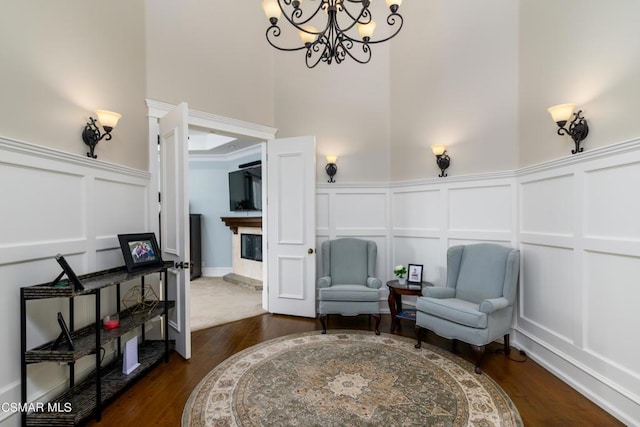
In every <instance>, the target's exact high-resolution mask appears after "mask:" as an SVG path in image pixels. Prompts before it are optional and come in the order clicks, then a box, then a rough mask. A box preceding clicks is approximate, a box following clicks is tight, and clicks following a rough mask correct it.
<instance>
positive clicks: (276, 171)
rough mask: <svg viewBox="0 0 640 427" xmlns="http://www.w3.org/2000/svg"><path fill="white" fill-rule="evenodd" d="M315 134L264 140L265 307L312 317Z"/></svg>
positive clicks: (275, 311)
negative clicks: (265, 218)
mask: <svg viewBox="0 0 640 427" xmlns="http://www.w3.org/2000/svg"><path fill="white" fill-rule="evenodd" d="M315 145H316V140H315V138H314V137H299V138H286V139H272V140H269V141H268V142H267V221H268V224H267V245H268V246H267V248H268V249H267V262H268V281H267V286H268V293H269V312H271V313H280V314H289V315H294V316H305V317H316V260H315V258H316V257H315V244H316V238H315V234H316V218H315V215H316V204H315V188H316V179H315V177H316V171H315V162H316V160H315V153H316V148H315Z"/></svg>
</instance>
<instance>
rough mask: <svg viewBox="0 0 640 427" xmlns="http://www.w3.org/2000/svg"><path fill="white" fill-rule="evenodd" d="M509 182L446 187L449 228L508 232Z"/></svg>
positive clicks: (511, 229)
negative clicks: (478, 185) (447, 189)
mask: <svg viewBox="0 0 640 427" xmlns="http://www.w3.org/2000/svg"><path fill="white" fill-rule="evenodd" d="M512 205H513V203H512V194H511V185H510V184H509V183H506V184H504V185H500V186H486V187H471V186H469V187H462V188H451V189H450V190H449V203H448V210H449V216H448V217H449V230H450V231H482V232H507V233H509V232H512V231H513V230H514V227H513V224H512V223H511V214H512V210H511V207H512Z"/></svg>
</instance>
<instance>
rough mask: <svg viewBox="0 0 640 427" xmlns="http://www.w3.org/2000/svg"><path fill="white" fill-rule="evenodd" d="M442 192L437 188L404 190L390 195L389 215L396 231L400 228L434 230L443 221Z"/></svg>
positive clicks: (438, 228)
mask: <svg viewBox="0 0 640 427" xmlns="http://www.w3.org/2000/svg"><path fill="white" fill-rule="evenodd" d="M442 203H443V202H442V192H441V191H440V190H439V189H428V190H418V189H414V190H404V191H397V192H394V193H393V194H392V195H391V207H392V208H391V209H392V210H391V215H392V218H393V225H394V230H395V232H396V233H398V232H400V231H401V230H411V231H413V232H415V231H424V232H427V233H428V232H434V231H438V230H440V228H441V227H442V223H443V218H441V216H440V215H441V214H442V211H441V210H440V209H439V208H438V206H441V205H442Z"/></svg>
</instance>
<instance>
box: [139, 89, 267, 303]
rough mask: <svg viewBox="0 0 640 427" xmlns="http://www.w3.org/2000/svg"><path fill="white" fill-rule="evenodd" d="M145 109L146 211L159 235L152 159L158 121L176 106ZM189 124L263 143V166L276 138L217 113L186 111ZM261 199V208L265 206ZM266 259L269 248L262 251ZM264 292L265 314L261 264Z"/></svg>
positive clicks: (155, 170) (259, 127)
mask: <svg viewBox="0 0 640 427" xmlns="http://www.w3.org/2000/svg"><path fill="white" fill-rule="evenodd" d="M146 103H147V110H148V118H149V172H150V173H151V182H150V184H149V203H150V204H151V206H150V209H149V224H150V226H151V229H152V231H154V232H155V233H156V235H157V234H158V232H159V230H160V223H159V221H158V210H157V202H158V191H159V189H158V164H157V162H155V161H154V160H153V159H155V158H156V157H157V155H158V137H157V135H158V119H159V118H160V117H162V116H164V115H165V114H167V113H168V112H169V111H171V110H173V109H174V108H175V107H176V106H175V105H173V104H168V103H166V102H162V101H156V100H153V99H147V100H146ZM188 124H189V125H192V126H198V127H202V128H205V129H211V130H213V131H218V132H225V133H232V134H236V135H239V136H241V137H249V138H256V139H260V140H262V141H265V142H264V143H262V145H263V147H262V163H263V164H266V149H265V147H264V144H265V143H266V141H268V140H270V139H274V138H275V137H276V133H277V132H278V129H276V128H272V127H268V126H264V125H259V124H257V123H250V122H245V121H242V120H237V119H232V118H229V117H223V116H219V115H216V114H211V113H206V112H203V111H198V110H194V109H192V108H189V116H188ZM266 193H267V192H266V191H263V197H265V198H266ZM264 202H265V201H264V200H263V206H266V203H264ZM267 224H268V219H267V212H266V209H265V211H263V212H262V228H263V231H262V232H263V234H266V232H267ZM264 251H265V254H264V257H265V259H266V257H267V256H268V255H267V251H268V248H264ZM262 268H263V275H262V276H263V282H264V283H263V289H264V290H263V293H262V307H263V308H264V309H265V310H267V311H268V298H267V293H266V290H267V289H268V283H267V273H268V272H267V263H266V262H265V263H263V266H262Z"/></svg>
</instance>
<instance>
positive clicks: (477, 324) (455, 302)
mask: <svg viewBox="0 0 640 427" xmlns="http://www.w3.org/2000/svg"><path fill="white" fill-rule="evenodd" d="M416 308H417V309H418V310H419V311H422V312H425V313H429V314H430V315H432V316H435V317H440V318H442V319H446V320H447V321H449V322H452V323H457V324H459V325H464V326H468V327H471V328H477V329H484V328H487V326H488V323H487V314H486V313H482V312H481V311H479V306H478V304H476V303H473V302H469V301H464V300H461V299H458V298H446V299H438V298H428V297H418V300H417V304H416Z"/></svg>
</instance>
